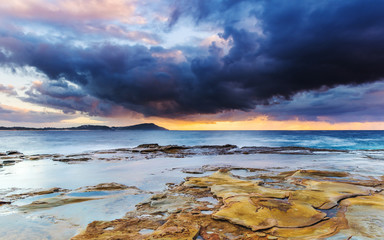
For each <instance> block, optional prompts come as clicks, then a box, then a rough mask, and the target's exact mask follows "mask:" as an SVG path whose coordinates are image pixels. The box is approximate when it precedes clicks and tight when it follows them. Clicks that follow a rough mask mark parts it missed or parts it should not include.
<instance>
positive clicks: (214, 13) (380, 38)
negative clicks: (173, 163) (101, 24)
mask: <svg viewBox="0 0 384 240" xmlns="http://www.w3.org/2000/svg"><path fill="white" fill-rule="evenodd" d="M165 3H166V4H169V3H167V2H165ZM169 8H171V9H173V10H172V11H170V16H169V20H168V26H167V30H166V31H172V28H173V27H176V26H177V24H179V22H180V21H181V20H183V19H184V21H187V20H191V21H193V24H195V26H200V25H204V26H206V25H210V26H212V28H214V29H217V34H218V36H219V37H220V38H221V39H223V40H225V41H227V42H228V43H229V45H228V49H225V48H224V47H222V46H220V45H218V44H216V43H215V42H212V43H211V45H210V46H209V47H208V48H204V47H202V46H198V45H193V46H189V45H185V46H174V47H171V48H165V47H162V46H160V45H158V46H156V47H149V46H146V45H139V44H138V45H127V44H114V43H111V42H105V41H104V42H101V43H100V42H96V43H92V44H90V45H88V46H85V47H84V46H76V45H73V44H70V43H67V42H59V43H57V42H55V43H52V42H48V41H44V40H43V39H38V38H36V37H31V36H30V35H27V34H20V33H18V34H9V33H8V34H4V33H3V34H0V63H1V64H2V65H4V66H5V65H6V66H12V67H22V66H32V67H34V68H36V69H37V70H38V71H40V72H42V73H44V74H45V75H46V76H47V78H48V79H50V80H49V81H47V82H46V83H45V85H44V86H45V88H46V89H51V90H52V86H53V85H55V84H57V83H58V81H59V82H60V81H64V80H65V81H68V82H70V83H71V84H73V85H74V86H76V91H77V92H76V91H74V90H75V89H74V88H73V86H72V87H71V85H69V84H67V85H65V86H64V85H62V86H60V92H55V93H56V95H55V99H58V97H57V94H62V95H63V96H60V97H59V99H60V100H61V101H63V102H60V103H57V104H56V106H58V105H60V106H63V105H65V102H66V103H68V104H67V105H66V107H65V108H61V109H64V111H66V112H71V111H78V110H79V107H76V106H78V105H77V103H76V102H74V103H73V99H75V97H77V98H76V99H80V98H82V99H84V98H85V96H86V97H87V98H92V99H98V100H100V101H103V102H107V103H109V104H110V105H105V107H104V108H99V109H98V110H97V111H94V110H88V112H89V113H90V114H91V115H103V116H105V115H108V114H109V109H108V108H109V106H114V105H116V106H123V107H124V108H126V109H128V110H132V111H135V112H138V113H142V114H144V115H145V116H161V117H180V116H186V115H190V114H212V113H219V112H223V111H226V110H241V111H254V110H255V109H256V111H257V109H258V108H260V111H261V112H266V113H267V112H268V110H266V109H268V107H271V109H273V108H276V104H278V103H277V102H276V99H277V100H278V102H284V101H290V100H292V97H293V96H297V94H298V93H301V92H308V91H315V92H316V91H317V90H319V89H321V90H322V91H324V89H330V88H334V87H337V86H340V85H343V86H348V85H351V86H356V85H359V84H365V83H372V82H375V81H380V80H382V79H383V78H384V14H382V13H383V12H384V2H383V1H371V2H369V3H367V2H366V1H362V0H359V1H357V0H355V1H336V2H335V1H283V2H282V1H251V0H249V1H246V0H243V1H230V0H227V1H201V0H200V1H187V2H185V1H184V2H181V3H180V4H176V5H174V4H173V5H172V4H169ZM159 42H161V41H160V40H159ZM50 85H52V86H50ZM57 89H58V88H56V90H57ZM34 91H35V93H36V91H38V94H34V93H33V90H30V91H29V92H28V94H27V95H28V96H27V98H26V99H27V100H28V101H31V102H35V103H39V104H42V105H44V104H45V102H44V101H43V100H41V99H42V98H47V97H48V98H49V97H52V96H50V95H49V94H50V93H52V91H44V89H42V88H37V87H36V86H35V90H34ZM66 91H67V92H70V93H71V94H75V97H73V96H72V95H71V96H72V98H70V97H68V96H67V97H66V96H65V92H66ZM333 93H335V92H333ZM76 94H77V95H76ZM328 96H329V95H328ZM327 99H328V101H332V98H327ZM70 101H72V103H71V102H70ZM51 102H52V101H51ZM49 104H50V105H51V106H52V103H49ZM343 104H344V103H343ZM345 104H348V103H347V102H345ZM351 104H352V103H351ZM79 105H81V106H85V107H84V108H80V110H81V111H85V112H87V109H88V107H86V106H87V104H84V103H83V102H82V104H79ZM53 106H54V105H53ZM281 106H283V105H281ZM308 106H309V105H308ZM311 107H313V106H309V108H311ZM291 109H292V111H291V112H289V114H292V116H295V115H297V114H298V112H295V111H293V109H294V108H291ZM325 109H327V107H324V108H323V109H321V108H315V110H314V109H312V110H313V111H315V113H313V114H314V115H316V116H323V115H324V113H322V112H323V111H325ZM302 110H303V109H300V111H302ZM271 111H272V110H271ZM282 111H284V109H282ZM303 111H308V109H307V110H303ZM325 114H327V112H326V111H325Z"/></svg>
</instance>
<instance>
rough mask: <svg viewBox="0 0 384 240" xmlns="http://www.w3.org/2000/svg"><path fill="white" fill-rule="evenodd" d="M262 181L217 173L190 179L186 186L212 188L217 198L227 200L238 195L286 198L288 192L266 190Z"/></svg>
mask: <svg viewBox="0 0 384 240" xmlns="http://www.w3.org/2000/svg"><path fill="white" fill-rule="evenodd" d="M259 184H260V181H250V180H241V179H238V178H235V177H233V175H232V174H231V173H230V172H220V171H219V172H215V173H213V174H212V175H211V176H208V177H201V178H189V179H188V180H187V181H186V182H185V183H184V185H185V186H191V187H210V189H211V192H212V193H213V194H214V195H216V196H217V197H220V198H223V199H226V198H228V197H231V196H236V195H254V196H260V197H274V198H285V197H287V196H288V193H289V192H288V191H284V190H280V189H274V188H266V187H262V186H260V185H259Z"/></svg>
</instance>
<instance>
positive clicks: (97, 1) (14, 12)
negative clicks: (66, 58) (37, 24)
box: [0, 0, 145, 24]
mask: <svg viewBox="0 0 384 240" xmlns="http://www.w3.org/2000/svg"><path fill="white" fill-rule="evenodd" d="M134 12H135V1H134V0H54V1H46V0H28V1H25V0H12V1H8V2H7V3H6V4H1V5H0V14H1V15H3V16H15V17H19V18H27V19H41V20H49V21H64V22H67V21H89V20H119V21H121V22H124V23H135V24H143V23H145V19H144V18H142V17H140V16H135V15H134Z"/></svg>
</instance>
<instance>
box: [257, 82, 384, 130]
mask: <svg viewBox="0 0 384 240" xmlns="http://www.w3.org/2000/svg"><path fill="white" fill-rule="evenodd" d="M383 106H384V82H383V81H380V82H376V83H370V84H364V85H359V86H338V87H335V88H332V89H327V90H325V91H322V92H317V91H307V92H300V93H298V94H296V95H295V96H293V97H292V99H291V100H284V99H276V103H275V104H271V105H268V106H258V107H257V109H256V111H257V113H259V114H265V115H267V116H269V117H270V119H273V120H293V119H299V120H304V121H327V122H332V123H336V122H374V121H384V113H383V111H382V108H383Z"/></svg>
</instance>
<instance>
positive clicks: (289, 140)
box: [0, 131, 384, 154]
mask: <svg viewBox="0 0 384 240" xmlns="http://www.w3.org/2000/svg"><path fill="white" fill-rule="evenodd" d="M144 143H158V144H159V145H186V146H195V145H224V144H233V145H237V146H239V147H244V146H260V147H288V146H298V147H308V148H321V149H338V150H376V149H384V131H0V152H4V151H7V150H17V151H20V152H23V153H25V154H47V153H50V154H52V153H59V154H71V153H81V152H84V151H95V150H104V149H114V148H124V147H135V146H138V145H140V144H144Z"/></svg>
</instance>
